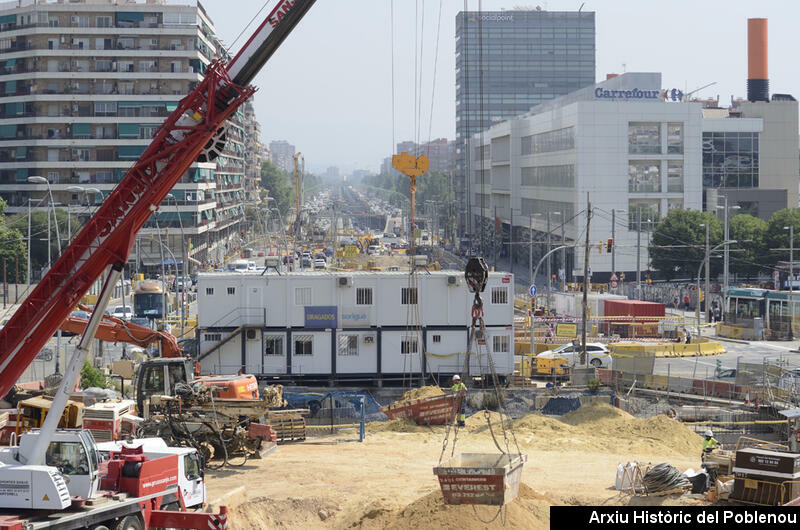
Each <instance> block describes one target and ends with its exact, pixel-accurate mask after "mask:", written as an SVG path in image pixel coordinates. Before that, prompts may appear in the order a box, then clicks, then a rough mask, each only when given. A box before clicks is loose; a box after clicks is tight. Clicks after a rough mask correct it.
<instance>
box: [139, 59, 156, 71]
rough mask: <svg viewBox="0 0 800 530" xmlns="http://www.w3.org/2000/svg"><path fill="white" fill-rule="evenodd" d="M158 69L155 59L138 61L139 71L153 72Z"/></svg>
mask: <svg viewBox="0 0 800 530" xmlns="http://www.w3.org/2000/svg"><path fill="white" fill-rule="evenodd" d="M156 70H158V67H157V66H156V62H155V61H139V71H140V72H155V71H156Z"/></svg>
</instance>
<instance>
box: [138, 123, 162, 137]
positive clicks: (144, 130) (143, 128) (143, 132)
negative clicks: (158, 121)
mask: <svg viewBox="0 0 800 530" xmlns="http://www.w3.org/2000/svg"><path fill="white" fill-rule="evenodd" d="M158 127H159V126H158V125H140V126H139V138H142V139H145V140H150V139H151V138H152V137H153V136H155V135H156V131H157V130H158Z"/></svg>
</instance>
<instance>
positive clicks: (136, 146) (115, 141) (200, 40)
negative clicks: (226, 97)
mask: <svg viewBox="0 0 800 530" xmlns="http://www.w3.org/2000/svg"><path fill="white" fill-rule="evenodd" d="M219 55H223V56H224V55H225V51H224V50H223V49H222V48H221V46H220V44H219V41H218V39H217V37H216V36H215V30H214V25H213V23H212V21H211V19H210V17H209V16H208V14H207V13H206V12H205V10H204V9H203V7H202V5H200V4H199V3H197V2H190V1H183V2H181V3H180V4H178V3H174V4H173V3H167V2H166V1H165V0H147V1H146V2H145V1H140V2H136V1H131V0H128V1H126V2H118V1H114V0H69V1H64V0H57V1H52V0H51V1H44V0H21V1H15V2H6V3H5V4H0V196H1V197H3V198H4V199H5V200H6V201H7V202H8V205H9V208H8V211H9V213H16V212H19V211H22V210H25V209H27V208H28V205H29V202H30V204H31V206H32V207H39V208H46V207H47V199H46V197H47V196H48V188H49V190H50V191H51V192H52V197H53V202H54V203H56V205H57V206H60V207H63V208H69V209H70V211H71V212H72V213H73V214H74V215H76V216H78V217H79V218H84V219H85V218H87V217H88V216H90V215H91V213H92V212H93V209H94V208H93V205H96V204H99V203H100V202H101V201H102V199H103V198H104V197H105V196H107V195H108V194H109V193H110V192H111V190H112V189H113V188H114V186H115V185H116V184H117V183H118V182H120V180H121V179H122V177H123V176H124V175H125V173H126V171H127V170H128V169H129V168H130V167H131V166H132V165H133V163H134V162H135V161H136V160H137V158H138V157H139V155H140V154H141V153H142V152H143V151H144V149H145V148H146V146H147V145H148V143H149V142H150V139H151V138H152V136H153V134H154V132H155V131H156V130H157V129H158V127H159V126H160V125H161V123H162V122H163V121H164V119H165V118H166V117H167V116H168V115H169V113H170V112H172V111H173V110H174V109H175V108H176V107H177V104H178V101H179V100H180V99H181V98H183V97H184V96H185V95H186V94H187V93H188V92H189V91H190V90H192V89H193V88H194V87H195V86H197V84H198V83H199V82H200V81H201V79H202V76H203V72H204V70H205V68H206V67H207V65H208V64H209V63H210V62H211V61H212V60H214V59H215V58H216V57H218V56H219ZM244 116H245V114H244V111H243V110H242V111H240V112H239V113H238V114H237V116H236V117H235V118H233V119H232V120H230V126H229V128H228V132H227V138H228V145H227V148H226V150H225V152H224V153H223V155H222V156H221V157H220V158H219V159H217V160H216V162H215V163H202V164H201V163H196V164H194V165H193V166H192V167H191V169H190V170H189V171H188V172H187V173H186V174H185V175H183V177H182V178H181V180H180V181H179V183H178V184H176V186H175V187H174V188H173V190H172V192H171V194H170V195H169V196H168V197H167V199H166V200H165V201H164V203H163V204H162V206H161V208H160V209H159V211H158V212H157V213H156V214H154V216H153V218H151V220H150V221H149V222H148V224H147V225H146V226H145V228H144V229H143V230H142V231H141V233H140V236H139V240H138V241H137V245H136V248H135V252H134V253H132V256H131V264H132V266H133V268H134V270H148V269H150V270H152V269H154V268H158V267H159V266H161V264H162V263H164V262H165V261H170V260H172V261H173V262H182V261H184V260H183V259H182V258H181V254H183V253H184V252H188V254H190V255H191V257H192V259H193V260H194V261H192V263H196V264H200V263H204V262H214V261H219V260H221V258H222V257H223V256H224V254H225V253H226V252H228V251H230V250H231V249H232V248H234V247H235V246H236V245H237V244H238V238H239V237H240V233H239V229H240V223H241V221H242V215H243V207H242V202H243V198H244V192H245V187H244V174H245V160H244V141H245V137H246V134H245V129H244V128H243V121H244ZM31 176H40V177H44V178H46V179H47V182H48V184H44V183H32V182H30V181H29V177H31ZM159 236H160V237H159ZM189 240H191V242H189Z"/></svg>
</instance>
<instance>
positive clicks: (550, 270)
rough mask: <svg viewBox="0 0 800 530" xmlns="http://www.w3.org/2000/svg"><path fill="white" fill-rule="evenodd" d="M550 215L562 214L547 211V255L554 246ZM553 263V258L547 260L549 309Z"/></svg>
mask: <svg viewBox="0 0 800 530" xmlns="http://www.w3.org/2000/svg"><path fill="white" fill-rule="evenodd" d="M550 215H558V216H560V215H561V212H551V211H550V210H547V253H548V254H549V253H550V247H551V244H552V241H551V239H550V237H551V234H550ZM562 245H563V243H562ZM551 262H552V260H551V258H549V257H548V258H547V307H548V308H549V307H550V291H551V290H552V288H553V279H552V275H553V271H552V266H551Z"/></svg>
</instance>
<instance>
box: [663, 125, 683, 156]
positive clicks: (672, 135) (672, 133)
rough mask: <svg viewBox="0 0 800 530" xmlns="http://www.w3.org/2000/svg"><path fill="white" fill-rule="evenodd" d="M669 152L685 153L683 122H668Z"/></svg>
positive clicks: (670, 153) (672, 153)
mask: <svg viewBox="0 0 800 530" xmlns="http://www.w3.org/2000/svg"><path fill="white" fill-rule="evenodd" d="M667 154H668V155H680V154H683V124H682V123H668V124H667Z"/></svg>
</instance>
